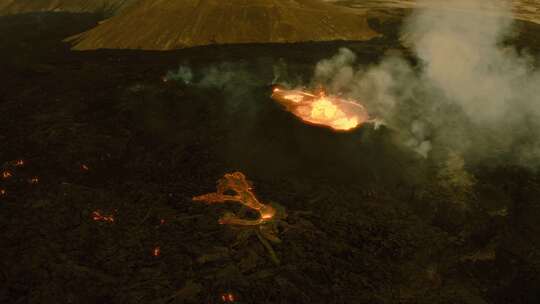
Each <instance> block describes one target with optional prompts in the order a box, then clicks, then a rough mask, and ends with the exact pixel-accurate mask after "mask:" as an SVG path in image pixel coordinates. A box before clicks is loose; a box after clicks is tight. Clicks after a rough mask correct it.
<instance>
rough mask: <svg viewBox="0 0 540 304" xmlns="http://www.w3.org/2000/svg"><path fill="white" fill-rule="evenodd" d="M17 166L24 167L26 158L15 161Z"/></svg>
mask: <svg viewBox="0 0 540 304" xmlns="http://www.w3.org/2000/svg"><path fill="white" fill-rule="evenodd" d="M15 166H17V167H22V166H24V160H23V159H18V160H16V161H15Z"/></svg>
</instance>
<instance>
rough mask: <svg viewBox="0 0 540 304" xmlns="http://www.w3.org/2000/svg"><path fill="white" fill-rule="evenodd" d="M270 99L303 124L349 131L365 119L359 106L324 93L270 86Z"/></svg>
mask: <svg viewBox="0 0 540 304" xmlns="http://www.w3.org/2000/svg"><path fill="white" fill-rule="evenodd" d="M272 99H273V100H275V101H277V102H279V103H280V104H281V105H283V106H284V107H285V109H287V111H289V112H291V113H293V114H294V115H296V116H297V117H299V118H300V119H302V120H303V121H304V122H306V123H310V124H314V125H321V126H326V127H330V128H332V129H334V130H338V131H348V130H352V129H354V128H357V127H359V126H360V125H362V124H363V123H365V122H366V121H368V120H369V115H368V112H367V111H366V109H365V108H364V107H363V106H362V105H361V104H359V103H357V102H355V101H353V100H348V99H343V98H341V97H338V96H332V95H326V94H325V92H324V90H321V91H320V92H319V93H318V94H313V93H311V92H308V91H304V90H287V89H284V88H281V87H274V89H273V91H272Z"/></svg>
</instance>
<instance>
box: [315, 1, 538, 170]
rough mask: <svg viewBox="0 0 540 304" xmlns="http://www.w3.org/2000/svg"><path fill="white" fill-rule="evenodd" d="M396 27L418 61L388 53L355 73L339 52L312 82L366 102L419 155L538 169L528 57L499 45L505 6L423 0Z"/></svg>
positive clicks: (507, 14)
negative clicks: (449, 154) (439, 153)
mask: <svg viewBox="0 0 540 304" xmlns="http://www.w3.org/2000/svg"><path fill="white" fill-rule="evenodd" d="M422 7H423V8H421V9H417V10H416V11H415V12H414V13H413V14H412V15H411V16H410V17H408V19H407V20H406V21H405V23H404V27H403V28H402V37H401V38H402V41H403V43H404V44H405V45H407V46H410V47H411V49H412V50H413V51H414V52H415V54H416V56H417V57H418V58H419V59H420V64H419V65H413V64H411V63H410V62H409V61H408V60H406V59H405V57H404V56H402V55H400V54H393V55H388V56H386V57H385V58H384V59H383V60H382V62H381V63H379V64H378V65H376V66H370V67H358V66H356V65H355V61H356V56H355V54H354V53H353V52H351V51H350V50H348V49H341V50H340V51H339V53H338V54H337V55H335V56H334V57H333V58H330V59H326V60H323V61H321V62H319V63H318V65H317V66H316V70H315V75H314V79H313V82H316V83H323V84H325V85H327V86H328V88H329V89H330V90H332V91H334V92H337V91H339V92H341V93H344V94H346V95H348V96H350V97H352V98H355V99H357V100H360V101H361V102H362V103H364V104H365V105H366V106H367V107H368V109H369V110H370V112H372V113H373V114H374V115H375V116H378V117H381V118H383V119H384V120H385V122H386V123H387V124H388V125H389V126H390V127H393V128H396V129H398V130H400V132H401V133H402V134H403V140H404V142H405V144H407V145H408V146H410V147H411V148H413V149H415V150H416V151H417V152H418V153H420V154H422V155H424V156H427V155H428V153H430V152H432V153H433V152H435V150H436V149H440V150H446V151H448V150H449V151H454V152H459V153H461V154H463V155H467V156H469V159H476V160H481V161H484V162H485V161H486V159H487V158H489V159H491V160H501V159H506V160H510V161H512V162H514V163H517V164H521V165H527V166H530V165H534V166H537V165H539V164H540V119H539V118H540V117H539V114H540V73H539V72H538V71H537V70H535V69H534V67H533V58H531V56H528V55H527V54H524V53H519V52H518V51H517V50H516V49H515V48H514V47H512V46H505V44H504V41H505V39H507V38H509V37H510V35H511V34H512V32H513V29H514V27H513V26H514V24H513V21H512V20H513V19H512V11H511V7H510V5H509V4H508V3H507V2H504V1H494V0H475V1H464V0H458V1H450V2H449V1H433V0H432V1H428V2H427V3H426V5H424V6H422Z"/></svg>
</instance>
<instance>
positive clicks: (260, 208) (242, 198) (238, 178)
mask: <svg viewBox="0 0 540 304" xmlns="http://www.w3.org/2000/svg"><path fill="white" fill-rule="evenodd" d="M227 191H232V192H234V193H235V194H234V195H228V194H225V192H227ZM193 200H194V201H205V202H207V203H209V204H213V203H223V202H227V201H230V202H238V203H240V204H242V205H244V206H246V207H248V208H250V209H253V210H255V211H257V212H258V213H259V218H258V219H256V220H245V219H241V218H239V217H237V216H236V215H234V214H231V213H227V214H225V215H224V216H222V217H221V218H220V219H219V223H220V224H222V225H240V226H255V225H261V224H264V223H267V222H269V221H271V220H272V219H273V218H274V216H275V215H276V210H275V209H274V208H273V207H272V206H270V205H267V204H263V203H261V202H259V200H258V199H257V197H256V196H255V194H254V193H253V191H252V188H251V185H250V184H249V182H248V181H247V180H246V176H245V175H244V174H242V173H241V172H234V173H227V174H225V175H224V176H223V178H221V179H220V180H219V181H218V186H217V191H216V192H213V193H208V194H204V195H200V196H196V197H194V198H193Z"/></svg>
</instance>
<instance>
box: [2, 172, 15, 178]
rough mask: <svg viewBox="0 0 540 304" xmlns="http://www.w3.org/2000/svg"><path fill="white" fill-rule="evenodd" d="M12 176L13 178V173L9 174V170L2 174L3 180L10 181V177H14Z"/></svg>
mask: <svg viewBox="0 0 540 304" xmlns="http://www.w3.org/2000/svg"><path fill="white" fill-rule="evenodd" d="M12 176H13V173H11V172H9V171H7V170H6V171H4V172H2V178H3V179H8V178H10V177H12Z"/></svg>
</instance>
